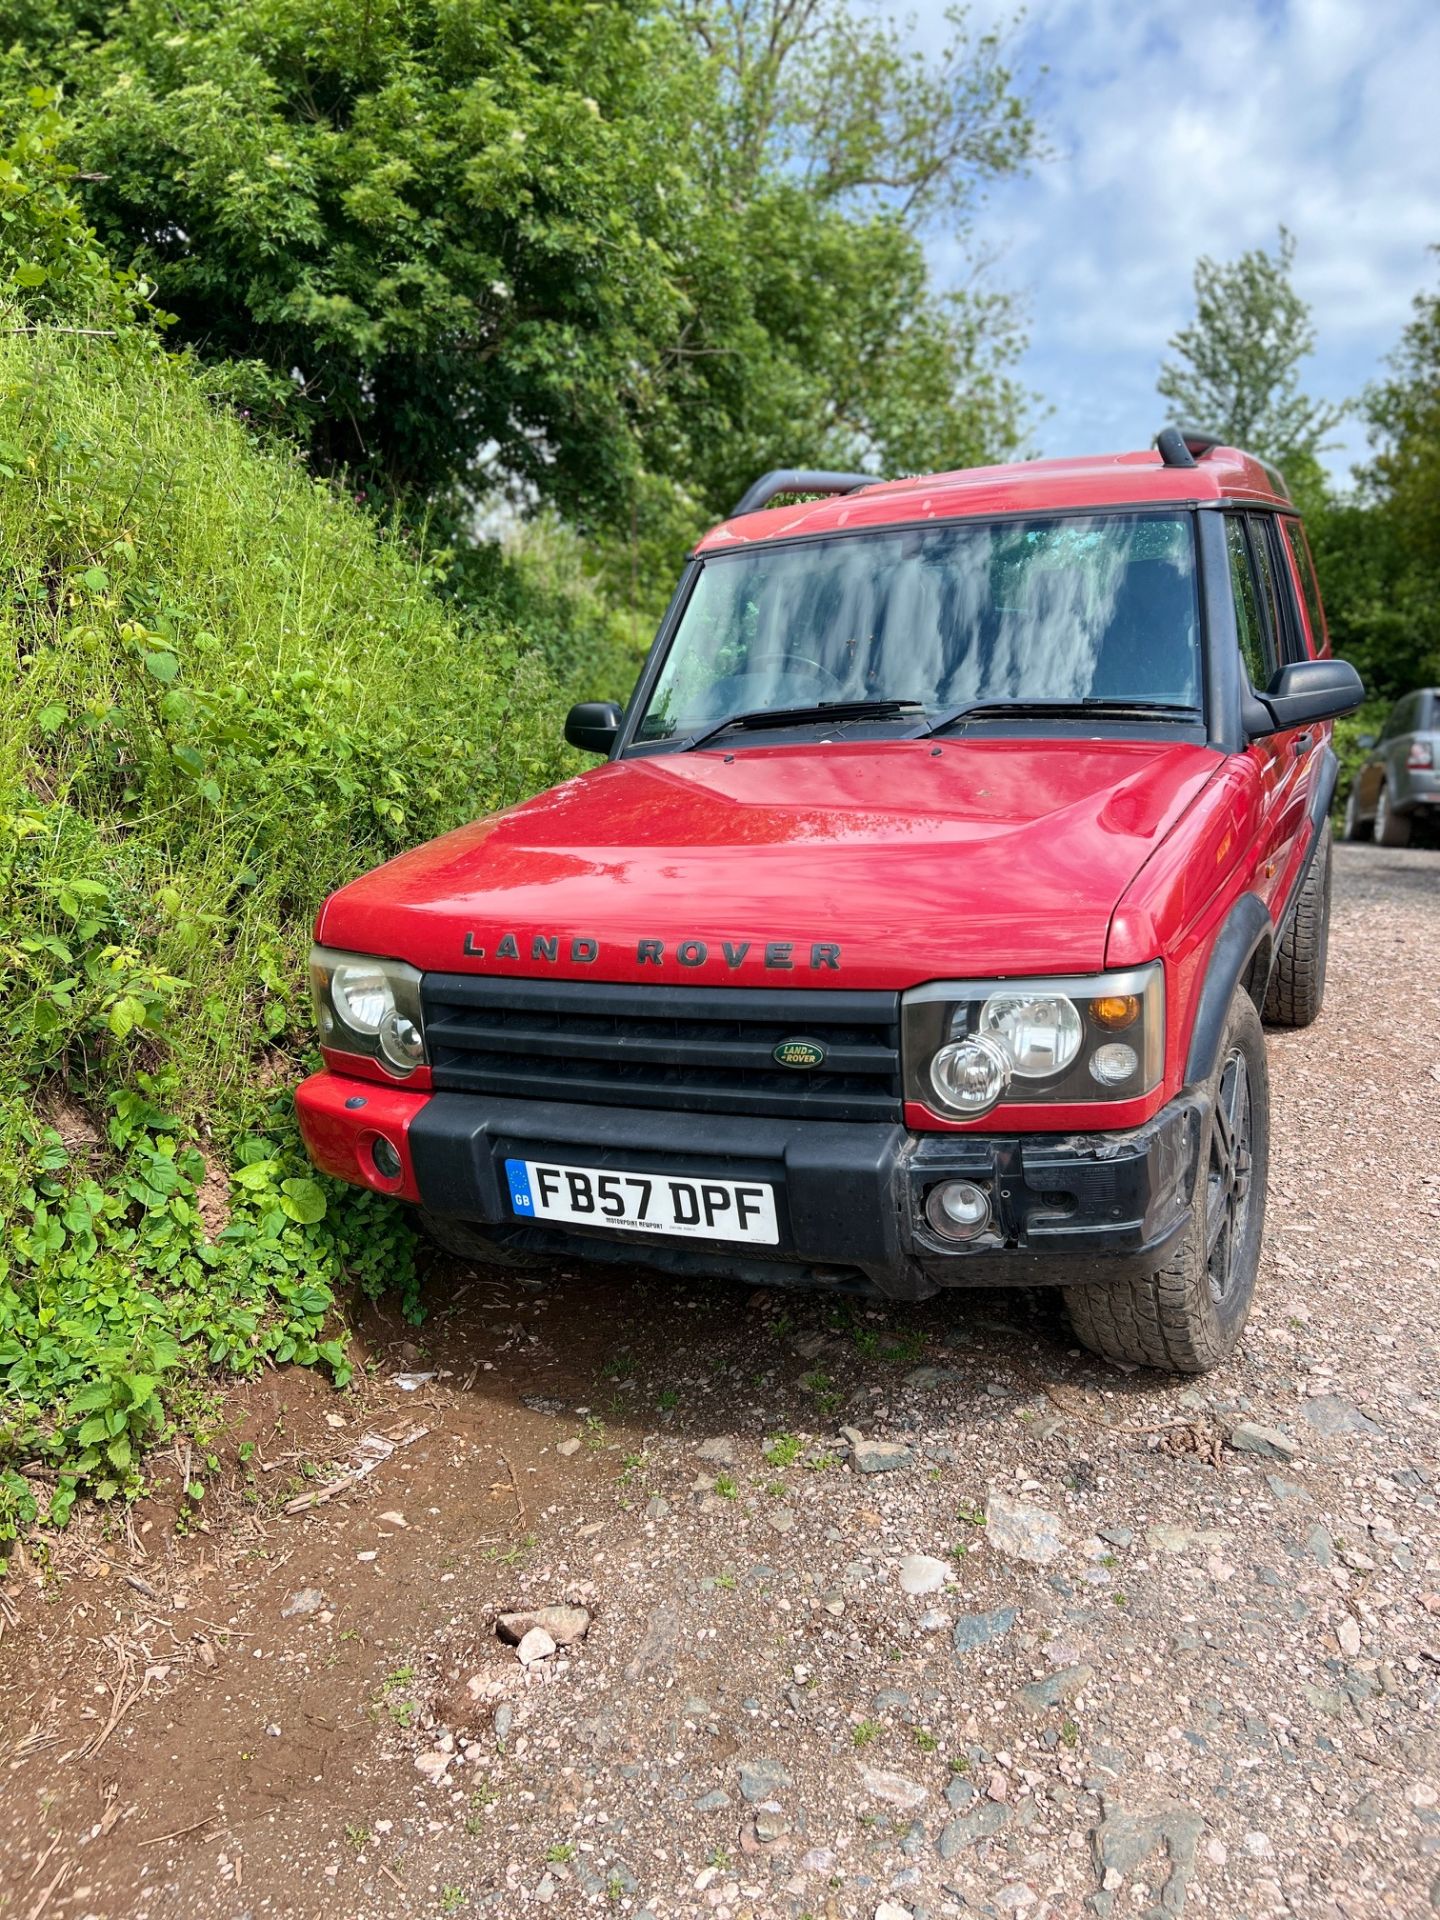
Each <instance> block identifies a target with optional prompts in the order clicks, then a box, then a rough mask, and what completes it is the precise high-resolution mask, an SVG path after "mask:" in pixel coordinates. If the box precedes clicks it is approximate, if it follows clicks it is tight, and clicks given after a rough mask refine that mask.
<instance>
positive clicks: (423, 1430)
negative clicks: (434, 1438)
mask: <svg viewBox="0 0 1440 1920" xmlns="http://www.w3.org/2000/svg"><path fill="white" fill-rule="evenodd" d="M429 1431H430V1429H429V1428H428V1427H412V1428H410V1429H409V1430H408V1431H407V1430H406V1429H404V1428H399V1429H392V1431H391V1432H390V1433H388V1434H385V1433H367V1434H365V1435H364V1436H363V1437H362V1439H361V1440H360V1442H359V1444H358V1446H357V1447H356V1449H355V1451H356V1453H357V1454H358V1455H359V1456H360V1458H359V1460H358V1461H357V1463H356V1464H355V1465H354V1466H353V1467H348V1468H347V1469H346V1470H345V1472H344V1473H341V1474H337V1475H336V1476H335V1478H334V1479H333V1480H327V1481H326V1482H325V1484H324V1486H323V1487H316V1488H314V1490H313V1491H312V1492H310V1493H297V1494H296V1496H295V1498H294V1499H293V1500H287V1501H286V1502H285V1504H284V1506H283V1507H282V1508H281V1509H280V1511H281V1512H282V1513H285V1514H295V1513H304V1512H306V1511H307V1509H309V1508H311V1507H320V1506H323V1505H324V1504H325V1502H326V1501H327V1500H333V1499H334V1498H335V1496H336V1495H337V1494H340V1493H348V1492H349V1490H350V1489H351V1488H352V1487H354V1486H358V1485H359V1483H360V1482H361V1481H362V1480H363V1479H364V1478H365V1477H366V1475H367V1474H371V1473H373V1472H374V1471H375V1469H376V1467H378V1466H379V1465H380V1463H381V1461H382V1460H388V1459H389V1458H390V1456H391V1454H392V1453H395V1452H396V1451H397V1450H398V1449H399V1448H401V1447H409V1446H413V1445H414V1443H415V1442H416V1441H417V1440H423V1439H424V1437H425V1435H426V1434H427V1433H428V1432H429Z"/></svg>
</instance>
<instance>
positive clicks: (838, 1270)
mask: <svg viewBox="0 0 1440 1920" xmlns="http://www.w3.org/2000/svg"><path fill="white" fill-rule="evenodd" d="M1202 1118H1203V1109H1202V1107H1201V1104H1200V1103H1199V1101H1198V1100H1196V1099H1195V1098H1193V1097H1192V1096H1189V1095H1183V1096H1182V1097H1181V1098H1180V1099H1178V1100H1175V1101H1172V1102H1171V1103H1170V1105H1169V1106H1167V1107H1165V1108H1164V1109H1162V1111H1161V1112H1160V1113H1158V1114H1157V1115H1156V1116H1155V1118H1154V1119H1153V1120H1151V1121H1149V1122H1148V1123H1147V1124H1146V1125H1145V1126H1143V1127H1138V1128H1135V1129H1133V1130H1131V1131H1128V1132H1125V1133H1097V1134H1028V1135H1025V1134H1021V1135H1015V1134H1011V1135H998V1134H963V1133H953V1134H945V1133H929V1134H917V1133H910V1132H908V1131H907V1130H906V1129H905V1128H903V1127H900V1126H890V1125H885V1124H880V1123H864V1124H862V1123H848V1124H847V1123H841V1122H831V1121H813V1120H812V1121H802V1120H767V1119H741V1118H738V1117H736V1116H733V1115H719V1114H707V1115H703V1116H683V1115H678V1114H674V1113H662V1112H657V1111H652V1110H650V1109H642V1108H617V1107H606V1108H595V1107H575V1106H571V1105H569V1104H567V1103H562V1102H557V1101H542V1100H516V1099H488V1098H483V1097H480V1096H477V1095H474V1094H456V1093H439V1094H436V1095H435V1096H434V1097H433V1098H432V1099H430V1100H428V1101H427V1102H426V1103H425V1105H424V1106H423V1107H422V1108H421V1110H420V1112H419V1113H418V1114H417V1115H416V1117H415V1119H414V1120H413V1121H412V1122H411V1126H410V1131H409V1143H410V1150H411V1155H412V1159H413V1164H414V1168H415V1177H416V1181H417V1184H418V1186H419V1189H420V1197H421V1202H422V1204H423V1205H424V1206H425V1207H426V1208H427V1209H428V1210H429V1211H430V1212H431V1213H435V1214H439V1215H442V1216H450V1217H454V1218H458V1219H463V1220H469V1221H474V1222H476V1223H478V1224H480V1225H482V1226H490V1227H494V1228H496V1229H497V1230H499V1231H500V1232H501V1233H502V1234H503V1236H504V1238H505V1240H506V1241H508V1242H511V1243H513V1244H514V1245H516V1246H530V1247H534V1248H535V1250H536V1251H541V1250H544V1249H549V1250H552V1251H554V1252H556V1253H557V1254H560V1255H571V1254H573V1255H576V1256H579V1257H587V1256H589V1257H594V1258H602V1259H612V1260H613V1259H617V1258H625V1257H628V1258H632V1259H634V1260H636V1261H638V1262H641V1263H645V1262H647V1261H648V1262H649V1263H650V1264H655V1265H661V1266H664V1267H667V1268H669V1269H670V1270H672V1271H676V1270H679V1271H684V1270H686V1269H687V1267H688V1268H691V1269H693V1270H694V1271H696V1272H702V1271H714V1272H735V1273H743V1274H744V1275H745V1276H746V1277H749V1278H753V1277H755V1275H756V1273H757V1271H759V1272H770V1273H775V1274H776V1277H777V1279H778V1278H779V1273H778V1271H777V1270H778V1269H785V1268H789V1269H807V1268H809V1269H822V1270H824V1271H825V1272H826V1274H827V1275H829V1276H832V1277H833V1276H834V1275H837V1274H847V1273H848V1274H850V1275H852V1276H856V1277H863V1279H864V1280H865V1281H868V1282H869V1283H870V1284H871V1285H873V1286H874V1287H876V1288H877V1289H878V1290H879V1291H881V1292H883V1293H886V1294H889V1295H891V1296H892V1297H895V1298H899V1299H919V1298H922V1297H924V1296H925V1295H927V1294H930V1293H934V1292H936V1291H938V1290H939V1289H940V1288H943V1287H953V1286H997V1285H1012V1284H1018V1285H1022V1286H1035V1285H1065V1286H1073V1285H1079V1284H1084V1283H1086V1282H1089V1281H1104V1280H1115V1279H1119V1278H1124V1277H1125V1276H1126V1275H1127V1274H1133V1273H1140V1272H1144V1271H1149V1270H1152V1269H1153V1268H1154V1267H1155V1266H1156V1265H1158V1264H1159V1263H1160V1261H1161V1260H1162V1259H1163V1257H1164V1255H1165V1252H1166V1250H1167V1249H1168V1248H1169V1246H1170V1245H1171V1243H1172V1242H1173V1241H1174V1240H1175V1238H1176V1237H1177V1236H1178V1235H1179V1234H1180V1233H1181V1232H1182V1231H1183V1230H1184V1227H1185V1225H1186V1223H1187V1221H1188V1219H1189V1211H1190V1201H1191V1196H1192V1192H1193V1188H1194V1180H1195V1167H1196V1159H1197V1151H1198V1145H1199V1139H1200V1133H1201V1121H1202ZM508 1155H514V1156H516V1157H520V1158H527V1157H528V1158H544V1159H550V1160H555V1161H557V1162H559V1163H561V1164H565V1163H567V1162H568V1163H570V1164H572V1165H575V1166H585V1167H595V1168H601V1169H604V1168H607V1167H611V1168H625V1169H627V1170H630V1171H634V1172H642V1173H643V1172H648V1171H651V1170H654V1171H656V1172H662V1171H668V1172H672V1173H686V1174H694V1175H699V1176H705V1175H709V1176H712V1177H716V1178H721V1179H759V1180H768V1181H770V1182H771V1183H772V1184H773V1185H774V1187H775V1188H776V1199H777V1205H776V1211H777V1216H778V1218H779V1221H780V1227H781V1239H780V1244H779V1245H778V1246H777V1247H774V1248H769V1249H758V1250H757V1249H756V1248H754V1247H749V1246H740V1245H736V1246H733V1247H729V1246H726V1245H725V1244H723V1243H719V1242H713V1241H697V1240H681V1239H660V1238H656V1237H652V1236H650V1235H638V1234H636V1235H628V1234H627V1235H623V1236H622V1235H618V1234H613V1233H612V1234H604V1233H600V1234H588V1233H586V1232H584V1231H583V1230H574V1231H572V1230H570V1229H555V1228H548V1227H547V1228H542V1227H540V1226H538V1225H530V1224H524V1223H520V1222H517V1221H516V1219H515V1217H514V1214H513V1212H512V1210H511V1207H510V1202H509V1194H508V1189H507V1185H506V1182H505V1178H504V1172H503V1162H504V1160H505V1158H506V1157H507V1156H508ZM947 1177H948V1178H956V1177H960V1178H967V1179H973V1180H975V1181H977V1182H978V1183H979V1184H981V1185H983V1186H985V1187H986V1189H987V1191H988V1192H989V1193H990V1196H991V1204H992V1207H993V1209H994V1222H993V1228H992V1231H991V1232H990V1233H989V1235H988V1236H987V1237H986V1238H985V1239H984V1240H983V1241H981V1242H978V1243H974V1244H971V1245H968V1246H967V1245H955V1244H951V1243H947V1242H945V1241H942V1240H940V1239H939V1238H938V1237H937V1236H936V1235H935V1234H934V1232H933V1231H932V1230H931V1228H930V1227H929V1226H928V1224H927V1222H926V1220H925V1214H924V1201H925V1196H926V1194H927V1193H928V1191H929V1189H930V1188H931V1187H932V1186H934V1185H935V1184H936V1182H937V1181H939V1180H942V1179H945V1178H947ZM786 1277H789V1276H788V1275H787V1276H786Z"/></svg>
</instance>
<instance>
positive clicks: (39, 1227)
mask: <svg viewBox="0 0 1440 1920" xmlns="http://www.w3.org/2000/svg"><path fill="white" fill-rule="evenodd" d="M0 556H3V561H0V564H3V567H4V598H3V612H0V621H3V640H0V712H3V716H4V718H3V733H0V949H3V961H4V965H5V969H6V976H7V980H6V993H5V997H4V1003H3V1013H0V1022H3V1028H4V1049H3V1056H0V1539H3V1537H6V1536H8V1535H13V1533H14V1531H15V1528H16V1527H17V1526H18V1525H21V1524H24V1523H26V1522H27V1521H28V1520H30V1519H31V1518H33V1517H34V1516H35V1513H36V1509H37V1504H38V1506H39V1508H40V1510H41V1514H42V1517H44V1516H45V1515H46V1514H48V1516H49V1517H51V1518H54V1519H63V1517H64V1514H65V1513H66V1512H67V1511H68V1507H69V1504H70V1502H71V1501H72V1500H73V1498H74V1496H75V1492H76V1490H77V1488H79V1487H82V1486H88V1487H90V1488H92V1489H93V1490H95V1491H97V1492H98V1493H99V1494H100V1495H102V1496H113V1495H114V1494H116V1493H118V1492H121V1491H124V1490H126V1489H127V1488H129V1487H132V1486H133V1485H134V1484H135V1482H136V1462H137V1459H138V1455H139V1450H140V1448H141V1446H142V1444H143V1443H144V1442H145V1440H146V1439H147V1438H149V1437H151V1436H152V1435H154V1434H155V1433H156V1432H157V1431H160V1430H162V1429H163V1428H164V1426H165V1424H166V1423H167V1422H168V1421H170V1420H171V1419H173V1418H174V1417H175V1414H176V1409H177V1408H183V1406H184V1405H185V1404H187V1401H186V1396H187V1394H189V1393H190V1386H189V1383H191V1382H193V1381H194V1380H195V1379H196V1377H197V1370H199V1369H202V1368H203V1367H205V1366H208V1365H216V1364H219V1365H224V1366H227V1367H231V1368H238V1369H240V1370H242V1371H243V1370H246V1369H250V1368H254V1367H256V1366H259V1365H262V1364H264V1363H265V1362H266V1361H267V1360H271V1359H273V1360H277V1361H278V1360H286V1359H297V1360H301V1361H307V1362H314V1361H316V1360H320V1361H323V1362H325V1363H327V1364H328V1365H330V1366H331V1367H332V1368H333V1369H334V1370H335V1371H336V1372H337V1374H340V1375H342V1376H343V1373H344V1368H345V1360H344V1350H343V1345H342V1343H341V1342H339V1341H338V1340H335V1339H331V1340H329V1341H327V1340H326V1339H325V1337H324V1335H325V1332H326V1331H327V1321H329V1320H330V1317H331V1314H332V1309H333V1305H334V1299H335V1289H336V1287H337V1285H339V1284H340V1283H341V1282H342V1281H347V1282H348V1281H359V1282H360V1283H361V1284H363V1285H365V1286H366V1287H368V1288H370V1289H372V1290H375V1289H378V1288H379V1287H381V1286H383V1285H387V1284H399V1285H401V1286H402V1287H404V1286H407V1285H410V1284H411V1283H412V1279H413V1268H412V1265H411V1260H412V1249H411V1244H410V1239H409V1232H408V1228H406V1227H405V1226H404V1224H403V1221H402V1219H401V1215H400V1210H398V1209H393V1208H390V1207H388V1206H387V1205H386V1204H385V1203H382V1202H378V1201H373V1200H370V1199H368V1198H366V1197H365V1196H363V1195H358V1194H351V1193H350V1192H349V1191H348V1190H343V1189H338V1188H335V1187H331V1186H329V1185H322V1184H321V1183H319V1182H317V1181H315V1180H313V1179H311V1178H310V1175H309V1172H308V1169H307V1167H306V1165H305V1163H304V1161H303V1156H302V1155H301V1154H300V1152H299V1149H298V1144H297V1140H296V1136H295V1132H294V1127H293V1120H292V1117H291V1107H290V1090H291V1088H292V1086H293V1083H294V1081H295V1079H296V1077H297V1076H298V1075H299V1074H300V1073H301V1072H302V1071H303V1070H304V1068H305V1066H306V1061H307V1055H308V1051H309V1048H310V1044H311V1043H310V1037H309V1010H308V1006H307V1005H306V1003H305V1000H304V997H303V993H302V981H303V955H304V950H305V946H306V944H307V941H308V938H309V929H310V924H311V921H312V919H313V915H314V912H315V909H316V907H317V906H318V904H319V902H320V901H321V900H322V898H323V897H324V895H325V894H326V893H327V892H329V891H330V889H331V888H333V887H334V886H336V885H337V884H339V883H340V882H341V881H343V880H346V879H348V878H350V877H351V876H352V875H354V874H357V873H360V872H362V871H364V870H365V869H366V868H368V867H370V866H373V865H374V864H375V863H376V862H377V861H379V860H382V859H384V858H386V857H387V856H388V855H390V854H392V853H394V852H395V851H397V850H398V849H399V848H401V847H402V846H406V845H409V844H412V843H414V842H416V841H418V840H423V839H425V838H427V837H429V836H430V835H432V834H434V833H437V832H439V831H441V830H443V829H446V828H448V827H451V826H453V825H455V824H457V823H458V822H460V821H463V820H466V819H470V818H473V817H474V816H475V815H477V814H479V813H483V812H485V811H487V810H488V809H491V808H494V807H497V806H500V805H502V804H505V803H507V802H509V801H511V800H514V799H517V798H519V797H521V796H522V795H524V794H526V793H528V792H532V791H534V790H535V789H536V788H538V787H540V786H542V785H544V784H545V783H546V782H548V781H550V780H552V779H554V778H555V777H556V776H557V775H559V774H561V773H562V772H564V771H566V770H567V767H568V764H569V763H568V761H567V758H566V754H565V750H564V748H563V746H561V744H560V716H561V713H562V711H563V705H564V702H563V700H562V699H561V697H560V695H559V692H558V689H557V687H556V685H555V681H554V678H553V676H552V675H551V673H550V672H549V670H548V669H547V667H546V665H545V663H544V661H543V660H542V659H541V658H540V657H539V656H538V655H537V654H535V653H533V652H530V651H527V648H526V645H525V643H524V641H523V640H522V638H521V636H520V634H519V632H518V631H517V629H516V628H515V627H513V626H511V627H503V626H498V625H496V624H494V623H493V622H482V621H480V620H477V619H475V618H473V617H466V616H464V615H462V614H461V613H460V612H459V611H457V609H456V607H455V605H454V604H453V603H451V604H449V605H447V604H446V603H445V602H444V601H442V599H441V597H440V595H439V594H438V593H437V591H436V590H435V589H436V587H437V585H438V584H439V581H438V579H437V578H436V577H434V568H433V567H432V565H431V563H428V562H426V561H425V560H424V559H423V558H422V557H420V556H419V555H418V554H417V553H416V552H415V551H413V550H411V549H409V548H408V547H407V546H406V545H405V543H404V542H403V541H402V540H401V539H399V538H397V537H386V536H385V535H384V534H383V533H381V532H379V531H377V529H376V527H375V526H374V524H373V522H372V521H370V520H369V519H367V518H366V517H365V515H364V514H363V513H362V512H361V511H359V510H358V509H357V508H356V507H355V506H354V505H353V504H352V503H351V502H349V501H347V500H345V499H343V498H340V497H337V496H336V495H335V494H334V493H333V492H331V491H328V490H327V489H325V488H323V487H321V486H318V485H317V484H316V483H315V482H314V481H313V480H311V479H310V478H309V477H308V476H307V474H306V472H305V470H304V469H303V467H302V466H301V465H300V464H298V462H297V460H296V459H295V457H294V456H293V455H291V454H289V453H287V452H286V451H284V450H280V449H276V450H266V449H265V448H263V447H259V446H257V444H256V443H255V441H254V440H253V438H252V437H251V436H250V435H249V434H248V433H247V432H246V430H245V428H244V427H243V426H242V425H241V424H240V423H239V422H238V421H236V420H235V419H233V418H232V417H230V416H228V415H227V414H226V413H225V412H224V411H223V410H218V411H217V410H216V408H215V407H213V406H212V405H211V403H210V401H209V400H208V398H207V395H206V391H205V388H204V385H203V384H202V381H201V378H200V376H199V375H198V374H197V372H196V371H195V370H194V369H192V368H191V367H190V366H189V365H187V363H186V362H184V361H183V360H177V359H174V358H171V357H169V356H167V355H165V354H164V353H162V352H161V351H160V350H159V348H158V347H157V346H156V345H155V344H154V343H153V341H152V340H150V339H149V338H147V337H146V336H144V335H143V334H138V333H135V334H125V335H123V336H122V337H120V338H117V339H103V338H89V337H84V336H82V335H80V334H77V333H72V332H67V331H65V330H64V329H58V328H53V327H49V326H46V325H43V324H42V325H40V326H38V327H37V326H35V325H34V323H33V322H31V323H26V322H25V321H24V320H23V319H22V317H21V316H19V315H18V314H15V313H13V312H7V311H5V310H3V309H0ZM436 564H437V565H438V563H436ZM547 591H548V590H547ZM513 598H514V595H513V591H512V600H513ZM547 604H548V603H547ZM514 610H515V611H516V612H517V613H519V614H523V603H522V604H517V605H516V606H515V609H514ZM191 1397H192V1398H193V1395H192V1396H191ZM22 1466H23V1467H25V1468H27V1469H28V1471H26V1472H24V1473H22V1472H20V1471H18V1469H19V1468H20V1467H22ZM196 1492H197V1495H198V1492H199V1488H198V1486H197V1489H196Z"/></svg>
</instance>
